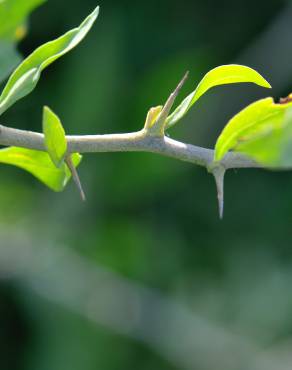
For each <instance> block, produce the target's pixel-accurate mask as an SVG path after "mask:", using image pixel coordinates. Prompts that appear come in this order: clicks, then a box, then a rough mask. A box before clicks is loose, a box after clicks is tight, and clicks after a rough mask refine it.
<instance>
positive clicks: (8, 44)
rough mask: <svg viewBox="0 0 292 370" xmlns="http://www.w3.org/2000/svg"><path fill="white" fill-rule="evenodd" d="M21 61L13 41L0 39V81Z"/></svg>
mask: <svg viewBox="0 0 292 370" xmlns="http://www.w3.org/2000/svg"><path fill="white" fill-rule="evenodd" d="M20 61H21V56H20V55H19V53H18V51H17V50H16V45H15V43H14V41H0V83H1V82H2V81H4V80H5V79H6V78H7V77H8V76H9V74H10V73H11V72H12V71H13V69H14V68H15V67H16V66H17V64H19V63H20Z"/></svg>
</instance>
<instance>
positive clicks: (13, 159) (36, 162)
mask: <svg viewBox="0 0 292 370" xmlns="http://www.w3.org/2000/svg"><path fill="white" fill-rule="evenodd" d="M81 158H82V157H81V156H80V155H79V154H77V153H75V154H72V161H73V163H74V166H75V167H77V166H78V165H79V163H80V161H81ZM0 163H4V164H10V165H13V166H16V167H19V168H21V169H23V170H25V171H28V172H29V173H31V174H32V175H33V176H35V177H36V178H37V179H38V180H40V181H41V182H43V183H44V184H45V185H47V186H48V187H49V188H50V189H52V190H54V191H57V192H59V191H62V190H63V189H64V188H65V186H66V184H67V183H68V181H69V180H70V178H71V172H70V171H69V169H68V167H67V165H66V164H65V163H63V164H62V165H61V166H60V167H59V168H57V167H56V166H55V165H54V164H53V162H52V161H51V159H50V156H49V155H48V153H46V152H41V151H37V150H32V149H25V148H18V147H10V148H7V149H2V150H0Z"/></svg>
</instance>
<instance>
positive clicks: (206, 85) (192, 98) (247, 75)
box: [166, 64, 271, 128]
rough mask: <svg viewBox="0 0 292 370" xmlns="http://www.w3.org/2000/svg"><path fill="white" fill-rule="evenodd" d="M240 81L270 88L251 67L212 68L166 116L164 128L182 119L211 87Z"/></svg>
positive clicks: (226, 66)
mask: <svg viewBox="0 0 292 370" xmlns="http://www.w3.org/2000/svg"><path fill="white" fill-rule="evenodd" d="M241 82H251V83H254V84H256V85H259V86H262V87H266V88H271V85H270V84H269V83H268V82H267V81H266V80H265V79H264V78H263V77H262V76H261V75H260V74H259V73H258V72H256V71H255V70H254V69H252V68H249V67H246V66H241V65H236V64H230V65H224V66H220V67H217V68H214V69H212V70H211V71H210V72H208V73H207V74H206V75H205V77H204V78H203V79H202V80H201V82H200V83H199V85H198V87H197V88H196V90H195V91H193V92H192V93H191V94H190V95H188V96H187V97H186V98H185V99H184V100H183V101H182V103H181V104H180V105H179V106H178V107H177V108H176V109H175V111H174V112H173V113H172V114H171V115H169V116H168V118H167V120H166V128H169V127H171V126H173V125H175V124H176V122H178V121H179V120H180V119H182V118H183V116H184V115H185V114H186V113H187V112H188V110H189V109H190V108H191V107H192V105H193V104H195V102H196V101H197V100H198V99H199V98H200V97H201V96H202V95H203V94H205V93H206V92H207V91H208V90H209V89H211V88H212V87H215V86H219V85H226V84H233V83H241Z"/></svg>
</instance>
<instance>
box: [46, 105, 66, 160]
mask: <svg viewBox="0 0 292 370" xmlns="http://www.w3.org/2000/svg"><path fill="white" fill-rule="evenodd" d="M43 132H44V135H45V145H46V148H47V151H48V154H49V156H50V157H51V160H52V161H53V163H54V164H55V166H57V167H60V165H61V164H62V163H63V161H64V158H65V155H66V152H67V142H66V137H65V131H64V129H63V126H62V123H61V121H60V119H59V117H58V116H57V115H56V114H55V113H54V112H52V111H51V110H50V108H48V107H44V109H43Z"/></svg>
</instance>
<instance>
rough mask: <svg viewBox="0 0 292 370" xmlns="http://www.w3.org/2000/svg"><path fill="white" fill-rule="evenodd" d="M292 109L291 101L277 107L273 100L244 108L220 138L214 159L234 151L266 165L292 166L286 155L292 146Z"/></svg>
mask: <svg viewBox="0 0 292 370" xmlns="http://www.w3.org/2000/svg"><path fill="white" fill-rule="evenodd" d="M291 109H292V102H291V101H289V99H288V100H287V102H285V103H282V104H276V103H275V102H274V101H273V99H272V98H266V99H262V100H259V101H257V102H255V103H253V104H251V105H249V106H248V107H247V108H245V109H243V110H242V111H241V112H240V113H238V114H237V115H236V116H234V117H233V118H232V119H231V120H230V121H229V122H228V124H227V125H226V126H225V128H224V129H223V131H222V133H221V135H220V136H219V138H218V140H217V143H216V146H215V160H216V161H219V160H221V159H222V158H223V157H224V155H225V154H226V153H227V152H228V151H229V150H234V151H237V152H241V153H244V154H245V155H248V156H249V157H251V158H253V159H254V160H256V161H258V162H259V163H261V164H263V165H265V166H272V167H274V166H276V167H277V166H279V167H280V166H287V165H288V163H290V164H292V157H291V156H290V157H291V159H290V158H288V160H287V157H286V154H285V153H287V150H288V149H289V148H290V146H291V143H292V132H291V128H292V122H291V121H292V120H291ZM289 150H290V149H289ZM284 154H285V155H284Z"/></svg>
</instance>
